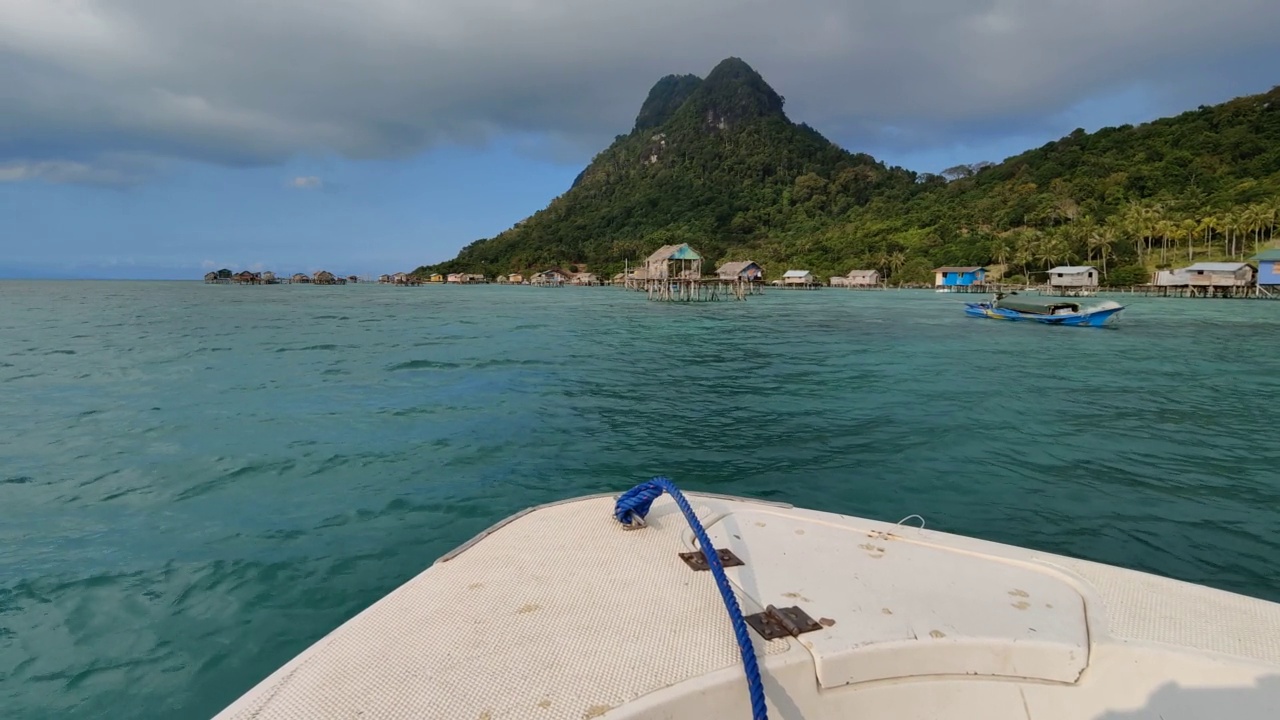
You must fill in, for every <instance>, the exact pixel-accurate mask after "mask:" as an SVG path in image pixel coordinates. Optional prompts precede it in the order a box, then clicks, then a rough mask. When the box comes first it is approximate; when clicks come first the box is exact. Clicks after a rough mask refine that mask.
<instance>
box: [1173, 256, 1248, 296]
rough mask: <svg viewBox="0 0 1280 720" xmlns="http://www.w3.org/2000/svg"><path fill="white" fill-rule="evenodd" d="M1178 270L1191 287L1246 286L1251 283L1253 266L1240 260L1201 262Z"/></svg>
mask: <svg viewBox="0 0 1280 720" xmlns="http://www.w3.org/2000/svg"><path fill="white" fill-rule="evenodd" d="M1178 272H1180V273H1182V274H1184V275H1186V276H1187V284H1188V285H1190V286H1191V287H1193V288H1195V287H1203V288H1210V289H1216V288H1246V287H1249V286H1251V285H1253V266H1251V265H1249V264H1248V263H1242V262H1202V263H1196V264H1195V265H1192V266H1190V267H1185V268H1182V269H1181V270H1179V271H1178Z"/></svg>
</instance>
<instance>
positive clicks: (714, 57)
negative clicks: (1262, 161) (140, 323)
mask: <svg viewBox="0 0 1280 720" xmlns="http://www.w3.org/2000/svg"><path fill="white" fill-rule="evenodd" d="M1276 27H1280V3H1277V2H1274V0H1218V1H1217V2H1214V3H1205V2H1203V0H906V1H904V2H899V3H886V2H883V1H882V0H787V1H785V2H783V1H782V0H774V1H770V0H757V1H756V2H752V3H743V2H741V1H740V0H681V1H680V2H677V0H632V1H631V2H627V3H602V2H598V0H539V2H536V3H535V2H532V1H531V0H321V2H320V3H317V2H316V1H315V0H220V1H219V2H216V3H210V2H199V1H198V0H61V1H60V2H49V0H5V1H4V2H0V48H3V50H0V77H4V78H5V82H4V83H0V106H3V107H4V108H5V112H4V113H0V163H3V165H0V167H3V168H4V170H3V171H0V172H3V173H4V175H3V177H5V178H8V179H9V181H14V180H15V179H16V180H30V179H44V180H47V181H51V182H79V181H84V180H89V179H92V178H94V177H95V173H98V172H103V170H102V168H107V169H108V170H109V169H110V168H111V167H112V165H111V163H110V162H109V161H107V160H104V158H108V157H110V156H113V155H142V156H147V157H153V158H180V159H188V160H197V161H204V162H211V163H218V164H224V165H260V164H271V163H278V162H282V161H284V160H285V159H287V158H289V157H291V156H294V155H297V154H315V153H318V154H333V153H336V154H339V155H343V156H346V157H351V158H394V157H401V156H405V155H409V154H414V153H418V152H420V151H422V150H424V149H428V148H431V147H433V146H436V145H439V144H441V143H469V144H475V143H483V142H486V141H487V140H488V139H489V138H492V137H493V136H495V135H498V134H504V135H505V134H512V135H516V136H536V135H541V136H545V137H546V138H548V139H547V141H546V143H545V144H543V145H541V146H540V147H551V148H569V147H574V148H581V151H580V153H581V154H580V157H582V158H583V159H585V158H586V157H589V155H590V152H591V151H592V150H596V149H599V147H601V146H602V145H603V144H605V143H607V142H608V140H609V139H610V138H611V137H612V136H613V135H614V134H617V133H620V132H626V131H627V130H629V128H630V124H631V121H632V119H633V118H634V115H635V112H636V111H637V110H638V108H639V105H640V102H641V101H642V100H643V99H644V96H645V93H646V91H647V90H648V88H649V87H650V86H651V85H652V83H653V82H654V81H655V80H656V79H657V78H658V77H660V76H662V75H664V74H667V73H684V72H695V73H698V74H705V73H706V72H707V71H708V70H709V69H710V68H711V67H712V65H714V63H715V62H716V61H718V60H720V59H721V58H723V57H726V56H729V55H737V56H740V57H743V58H744V59H745V60H747V61H748V62H749V63H751V64H752V65H753V66H755V67H756V69H757V70H759V71H760V72H761V73H762V74H763V75H764V76H765V78H766V79H767V80H768V81H769V82H770V83H771V84H773V85H774V86H775V88H776V89H778V91H779V92H780V93H782V94H783V95H785V96H786V97H787V98H788V101H789V102H788V109H789V111H790V113H791V115H792V117H793V118H794V119H797V120H802V121H806V122H809V123H810V124H811V125H814V126H815V127H817V128H818V129H819V130H822V131H824V132H826V133H827V134H829V135H832V136H834V137H836V138H838V139H840V140H841V141H842V142H843V143H844V144H846V145H849V146H852V147H853V148H854V149H857V148H858V146H859V145H860V144H872V145H876V146H883V145H886V144H888V145H893V144H895V143H896V144H899V145H906V144H910V143H921V142H927V143H946V142H954V141H956V140H957V138H960V137H962V136H966V135H972V134H979V135H981V134H992V133H1010V132H1017V131H1019V130H1020V129H1025V128H1026V127H1028V126H1033V125H1035V124H1037V123H1044V122H1046V119H1047V118H1051V117H1053V116H1055V115H1057V114H1060V113H1062V112H1064V111H1065V110H1067V109H1068V108H1070V107H1072V106H1074V105H1077V104H1079V103H1080V102H1082V101H1084V100H1086V99H1088V98H1090V97H1095V96H1098V95H1100V94H1105V93H1112V92H1121V91H1123V90H1124V89H1125V88H1127V87H1132V86H1134V85H1143V86H1146V87H1149V88H1152V89H1153V92H1156V93H1158V94H1160V95H1161V97H1162V98H1163V101H1164V102H1166V103H1167V104H1168V105H1170V106H1171V107H1180V106H1194V105H1195V104H1198V103H1199V102H1201V101H1202V98H1204V97H1205V95H1206V94H1211V95H1213V99H1221V97H1220V95H1221V94H1222V93H1225V92H1244V91H1256V90H1259V89H1265V87H1269V86H1270V84H1271V83H1273V82H1275V81H1276V78H1272V77H1266V76H1265V73H1267V72H1270V69H1271V68H1275V67H1277V66H1278V64H1277V62H1276V61H1277V60H1278V59H1280V50H1277V49H1276V47H1275V45H1274V42H1273V34H1274V30H1275V28H1276ZM557 154H560V153H559V152H557ZM117 172H119V171H118V170H117ZM126 174H127V173H126Z"/></svg>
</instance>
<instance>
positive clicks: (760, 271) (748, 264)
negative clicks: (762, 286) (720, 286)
mask: <svg viewBox="0 0 1280 720" xmlns="http://www.w3.org/2000/svg"><path fill="white" fill-rule="evenodd" d="M716 277H718V278H720V279H721V280H734V281H743V282H759V281H761V280H764V268H762V267H760V266H759V265H758V264H756V262H755V261H754V260H741V261H736V262H727V263H725V264H723V265H721V266H720V267H718V268H716Z"/></svg>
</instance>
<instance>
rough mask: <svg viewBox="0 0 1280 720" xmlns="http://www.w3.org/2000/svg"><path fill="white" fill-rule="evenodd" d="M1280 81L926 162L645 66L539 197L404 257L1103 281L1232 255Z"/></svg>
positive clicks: (1278, 132)
mask: <svg viewBox="0 0 1280 720" xmlns="http://www.w3.org/2000/svg"><path fill="white" fill-rule="evenodd" d="M1278 198H1280V88H1278V89H1274V90H1272V91H1271V92H1269V93H1266V94H1263V95H1256V96H1250V97H1244V98H1238V99H1236V100H1232V101H1230V102H1228V103H1224V104H1222V105H1218V106H1213V107H1201V108H1199V109H1198V110H1194V111H1191V112H1187V113H1184V114H1182V115H1179V116H1177V117H1174V118H1167V119H1163V120H1158V121H1155V122H1152V123H1147V124H1144V125H1139V126H1136V127H1135V126H1128V125H1126V126H1121V127H1118V128H1103V129H1102V130H1099V131H1097V132H1095V133H1086V132H1084V131H1083V130H1076V131H1075V132H1073V133H1071V134H1070V135H1068V136H1067V137H1065V138H1062V139H1061V140H1058V141H1055V142H1051V143H1048V144H1046V145H1045V146H1043V147H1041V148H1038V149H1036V150H1031V151H1028V152H1026V153H1023V154H1021V155H1018V156H1016V157H1012V158H1009V159H1007V160H1005V161H1004V162H1001V163H999V164H990V163H982V164H979V165H975V166H972V167H965V166H962V167H956V168H951V169H949V170H947V171H946V172H944V173H943V174H942V175H930V174H917V173H915V172H911V171H908V170H905V169H902V168H896V167H887V166H885V165H884V164H883V163H880V162H877V161H876V160H875V159H874V158H872V157H870V156H868V155H862V154H853V153H850V152H847V151H846V150H843V149H841V148H839V147H837V146H836V145H834V144H832V143H831V142H829V141H828V140H826V139H825V138H824V137H823V136H822V135H821V134H819V133H818V132H817V131H815V130H813V129H812V128H810V127H808V126H806V125H803V124H800V125H797V124H795V123H792V122H791V121H790V120H789V119H788V118H787V116H786V114H785V113H784V112H783V98H782V97H781V96H779V95H778V94H777V93H776V92H775V91H774V90H773V89H772V88H771V87H769V85H768V84H767V83H766V82H765V81H764V79H763V78H761V77H760V75H759V74H758V73H756V72H755V71H754V70H753V69H752V68H751V67H750V66H748V65H747V64H746V63H745V62H743V61H742V60H740V59H737V58H729V59H727V60H724V61H723V62H721V63H720V64H719V65H717V66H716V67H715V68H714V69H713V70H712V71H711V73H710V74H708V75H707V77H706V78H705V79H699V78H697V77H696V76H693V75H680V76H677V75H672V76H668V77H665V78H663V79H661V80H659V81H658V83H657V84H656V85H655V86H654V87H653V89H652V90H651V91H650V92H649V95H648V97H647V99H646V100H645V102H644V104H643V106H642V107H641V109H640V112H639V114H638V115H637V117H636V123H635V126H634V127H633V128H632V130H631V132H630V133H629V134H627V135H622V136H619V137H618V138H617V139H616V141H615V142H614V143H613V144H612V145H611V146H609V148H607V149H606V150H605V151H604V152H602V153H600V154H599V155H597V156H596V157H595V159H594V160H593V161H592V162H591V164H590V165H589V166H588V167H587V168H586V169H585V170H583V172H582V173H581V174H580V175H579V176H578V178H577V179H576V180H575V181H574V183H573V186H572V187H571V188H570V189H569V190H568V191H567V192H566V193H565V194H563V195H561V196H560V197H558V198H556V199H554V200H552V201H551V203H550V205H549V206H548V207H547V208H546V209H544V210H542V211H539V212H537V213H535V214H534V215H533V216H531V217H529V218H527V219H526V220H524V221H523V222H521V223H518V224H517V225H516V226H515V227H513V228H511V229H510V230H507V231H506V232H503V233H501V234H499V235H498V236H497V237H494V238H490V239H486V240H479V241H477V242H474V243H472V244H471V245H468V246H467V247H466V248H463V250H462V251H461V252H460V253H459V255H458V257H457V258H455V259H454V260H450V261H448V262H445V263H441V264H439V265H436V266H424V267H422V268H419V269H418V271H417V272H419V273H425V272H427V271H439V272H476V273H484V274H486V275H494V274H498V273H505V272H514V271H528V270H536V269H540V268H543V267H547V266H553V265H556V266H566V267H567V266H570V265H579V266H586V267H589V268H590V269H591V270H592V271H594V272H597V273H598V274H607V273H612V272H614V271H615V270H618V269H621V267H622V265H623V262H624V260H628V259H629V260H630V261H631V262H632V263H634V262H635V261H636V260H637V259H641V258H643V257H644V256H646V255H647V254H648V253H649V252H651V251H652V250H653V249H655V248H657V247H659V246H661V245H664V244H672V243H678V242H688V243H690V244H692V245H693V246H694V247H695V248H697V249H698V250H700V251H701V252H702V253H703V254H704V255H705V256H706V257H708V258H709V259H710V260H712V261H713V262H719V261H722V260H728V259H748V258H749V259H753V260H756V261H757V262H760V263H761V264H762V265H764V266H765V268H766V270H767V271H768V272H769V275H770V276H777V275H780V274H781V272H782V271H783V270H785V269H786V268H805V269H809V270H812V271H814V272H815V273H816V274H817V275H818V276H819V277H826V276H829V275H843V274H845V273H847V272H848V271H849V270H850V269H853V268H879V269H880V270H882V271H883V272H885V273H886V274H888V275H889V276H890V278H891V279H894V280H897V281H901V282H911V281H921V280H926V279H928V277H929V270H930V269H931V268H933V267H935V266H938V265H944V264H945V265H969V264H975V265H976V264H999V265H1005V266H1007V269H1008V274H1027V273H1030V272H1035V271H1036V270H1040V269H1043V268H1045V267H1049V266H1052V265H1055V264H1061V263H1067V262H1090V263H1093V264H1096V265H1099V266H1102V265H1106V269H1107V271H1108V275H1109V276H1111V279H1112V281H1113V282H1117V283H1127V282H1133V281H1135V280H1138V281H1140V280H1142V279H1145V275H1146V272H1147V270H1148V269H1150V268H1152V267H1156V266H1161V265H1170V264H1174V263H1176V262H1180V261H1182V260H1183V259H1185V258H1188V257H1190V258H1192V259H1210V258H1213V259H1220V258H1226V257H1248V255H1250V254H1252V252H1253V249H1254V247H1255V245H1264V244H1266V243H1267V242H1268V240H1269V239H1270V237H1271V233H1272V230H1273V226H1274V224H1275V222H1276V221H1277V213H1278V212H1280V201H1278Z"/></svg>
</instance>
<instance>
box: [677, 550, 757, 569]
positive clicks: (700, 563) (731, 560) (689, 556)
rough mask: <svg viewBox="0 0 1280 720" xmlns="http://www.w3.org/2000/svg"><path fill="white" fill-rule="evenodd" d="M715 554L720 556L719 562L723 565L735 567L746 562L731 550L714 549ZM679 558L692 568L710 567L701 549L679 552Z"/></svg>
mask: <svg viewBox="0 0 1280 720" xmlns="http://www.w3.org/2000/svg"><path fill="white" fill-rule="evenodd" d="M716 556H717V557H719V558H720V564H721V565H723V566H725V567H735V566H737V565H745V564H746V563H744V562H742V560H740V559H739V558H738V556H737V555H734V554H733V551H732V550H726V549H720V550H716ZM680 559H681V560H683V561H685V563H687V564H688V565H689V567H691V568H693V569H694V570H710V569H711V566H710V565H708V564H707V556H706V555H703V554H702V551H701V550H694V551H693V552H683V553H680Z"/></svg>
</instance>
